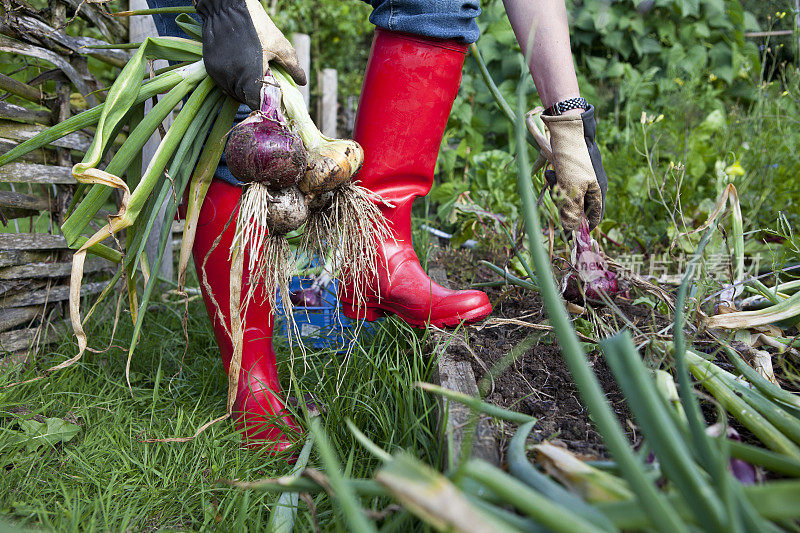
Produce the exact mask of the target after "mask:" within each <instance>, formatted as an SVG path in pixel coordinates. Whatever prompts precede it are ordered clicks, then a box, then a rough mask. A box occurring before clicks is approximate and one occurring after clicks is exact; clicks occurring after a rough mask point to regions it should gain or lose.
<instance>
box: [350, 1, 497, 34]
mask: <svg viewBox="0 0 800 533" xmlns="http://www.w3.org/2000/svg"><path fill="white" fill-rule="evenodd" d="M364 1H365V2H367V3H368V4H370V5H371V6H372V7H373V10H372V14H371V15H370V17H369V20H370V22H372V23H373V24H375V25H376V26H379V27H381V28H385V29H387V30H392V31H402V32H407V33H414V34H416V35H422V36H425V37H435V38H437V39H455V40H457V41H461V42H462V43H467V44H469V43H474V42H475V41H477V40H478V36H479V35H480V31H479V30H478V24H477V23H476V22H475V17H477V16H478V15H480V13H481V8H480V6H479V4H478V0H364Z"/></svg>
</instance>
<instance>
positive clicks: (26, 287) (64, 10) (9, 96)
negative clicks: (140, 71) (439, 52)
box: [0, 0, 354, 366]
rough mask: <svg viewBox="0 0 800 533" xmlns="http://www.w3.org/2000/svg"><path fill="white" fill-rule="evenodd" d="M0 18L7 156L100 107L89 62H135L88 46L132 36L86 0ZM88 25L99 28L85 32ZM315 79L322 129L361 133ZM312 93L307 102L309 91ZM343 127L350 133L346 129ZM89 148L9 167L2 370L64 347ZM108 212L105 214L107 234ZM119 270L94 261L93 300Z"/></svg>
mask: <svg viewBox="0 0 800 533" xmlns="http://www.w3.org/2000/svg"><path fill="white" fill-rule="evenodd" d="M139 4H143V2H139V3H138V4H137V0H131V2H130V7H131V8H141V7H144V6H143V5H139ZM0 13H1V14H2V16H1V17H0V53H4V54H3V61H2V62H0V64H1V65H2V66H3V67H4V71H5V72H6V73H2V72H0V153H4V152H6V151H8V150H9V149H11V148H12V147H14V146H15V145H16V144H17V143H19V142H20V141H24V140H26V139H29V138H31V137H32V136H33V135H35V134H37V133H38V132H40V131H42V130H43V129H44V128H46V127H47V126H50V125H53V124H56V123H58V122H59V121H63V120H65V119H66V118H68V117H69V116H71V115H73V114H75V113H77V112H80V111H81V110H83V109H85V108H86V106H93V105H96V104H97V103H98V100H101V99H102V97H103V96H104V93H103V89H104V88H103V84H102V83H101V82H100V81H98V80H97V79H96V78H95V77H94V76H93V75H92V74H91V73H90V72H89V68H88V58H89V57H91V58H94V59H95V60H98V61H101V62H103V63H106V64H108V65H111V66H113V67H122V66H123V65H124V64H125V62H126V61H127V59H128V57H129V55H128V54H127V53H126V52H125V51H121V50H110V49H96V48H93V49H88V48H85V46H87V45H95V44H108V43H121V42H128V40H129V33H128V24H123V22H121V20H122V19H117V18H113V17H111V16H110V15H108V13H107V12H105V11H104V8H103V7H102V4H99V3H93V2H87V1H84V0H50V2H49V7H48V8H45V9H42V10H35V9H33V8H32V7H30V6H29V4H27V3H26V2H25V0H4V1H3V3H2V4H0ZM142 18H143V17H140V19H142ZM147 18H148V19H149V17H147ZM148 23H149V21H141V20H140V21H136V22H135V23H134V22H131V23H130V39H131V40H134V41H136V40H141V38H142V37H143V36H144V35H145V34H146V33H147V32H148V31H152V30H148V29H147V27H148ZM68 25H69V26H70V28H72V27H76V29H77V30H78V31H70V33H76V34H81V35H85V34H87V33H95V34H98V35H99V36H101V37H102V39H95V38H90V37H86V36H74V35H68V34H67V32H66V31H65V28H66V27H67V26H68ZM89 27H90V28H93V29H94V31H93V32H87V31H85V28H89ZM292 40H293V42H294V44H295V46H296V48H297V50H298V54H299V56H300V59H301V62H302V64H303V66H304V68H306V71H309V70H310V65H311V61H310V49H311V47H310V37H309V36H308V35H305V34H295V35H293V36H292ZM316 81H317V83H319V91H318V93H317V94H319V101H318V106H317V122H318V124H319V125H320V128H321V129H322V131H323V132H324V133H325V134H326V135H329V136H336V135H337V134H338V133H339V132H340V130H342V129H344V130H345V131H347V130H352V116H351V115H352V111H353V109H354V105H353V102H351V101H348V102H347V107H346V109H345V111H346V113H345V120H344V122H342V121H341V119H340V117H339V105H338V94H337V93H338V91H337V72H336V71H335V70H333V69H323V70H322V71H321V72H320V73H319V74H318V76H316ZM303 90H304V95H305V97H306V101H307V103H308V102H309V100H310V91H309V87H305V88H303ZM351 108H352V109H351ZM347 111H349V112H350V113H349V114H348V113H347ZM348 117H349V118H348ZM342 123H343V124H344V127H343V128H342V127H339V126H338V124H342ZM90 141H91V137H90V135H89V133H87V132H83V131H80V132H76V133H73V134H70V135H68V136H66V137H64V138H63V139H60V140H58V141H55V142H54V143H53V144H52V145H50V146H48V147H46V148H43V149H40V150H36V151H34V152H32V153H30V154H28V155H27V156H25V157H24V158H23V159H22V160H21V161H19V162H16V163H12V164H9V165H6V166H3V167H0V366H3V365H4V364H7V363H9V362H13V363H17V362H19V361H20V360H24V359H26V358H27V357H28V356H29V355H30V354H32V353H35V352H36V351H37V350H38V349H39V348H41V347H42V346H44V345H46V344H48V343H52V342H53V341H55V340H57V338H58V335H55V334H53V332H54V331H56V330H58V329H59V327H61V326H66V323H67V300H68V296H69V274H70V269H71V260H72V252H71V251H70V250H69V249H68V248H67V245H66V242H65V240H64V238H63V237H62V236H61V235H60V233H59V226H60V225H61V223H62V222H63V219H64V217H65V215H66V212H67V208H68V206H69V204H70V201H71V199H72V196H73V193H74V192H75V186H76V183H75V180H74V178H73V177H72V175H71V173H70V167H71V166H72V164H73V163H74V162H77V161H78V160H79V159H80V156H81V155H82V153H83V152H84V151H85V150H86V149H87V148H88V146H89V143H90ZM156 142H157V140H156ZM108 214H109V213H108V212H106V211H101V212H100V213H99V214H98V218H97V223H98V228H99V227H100V225H101V224H102V223H103V222H104V221H105V217H106V216H107V215H108ZM182 229H183V225H182V223H179V222H176V223H173V232H174V233H175V239H174V240H173V242H172V244H173V246H175V245H176V243H179V238H180V233H181V232H182ZM155 234H156V235H157V234H158V231H156V232H155ZM148 252H151V250H148ZM152 253H156V251H155V250H152ZM169 266H170V267H171V266H172V265H171V264H170V265H169ZM111 270H112V269H111V265H110V264H109V263H107V262H104V261H102V260H99V259H93V260H90V261H89V262H87V265H86V269H85V272H86V273H89V274H93V275H95V276H96V279H94V280H91V279H90V280H88V282H86V283H84V285H83V292H84V294H87V295H90V294H96V293H98V292H100V291H101V290H102V288H103V287H104V283H103V281H102V280H103V279H107V278H108V273H109V272H110V271H111ZM171 271H172V269H171V268H169V269H167V271H164V270H162V272H161V275H162V276H164V277H167V278H169V277H171Z"/></svg>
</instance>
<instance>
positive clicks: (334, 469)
mask: <svg viewBox="0 0 800 533" xmlns="http://www.w3.org/2000/svg"><path fill="white" fill-rule="evenodd" d="M309 429H310V431H311V434H312V435H314V439H315V440H316V443H317V450H318V451H319V455H320V459H321V460H322V464H323V465H324V467H325V472H326V473H327V474H328V480H329V482H330V484H331V492H332V493H333V494H332V496H333V498H334V500H335V501H336V502H337V503H338V504H339V508H340V509H341V510H342V513H343V514H344V516H345V518H346V519H347V523H348V525H349V530H350V531H354V532H357V533H361V532H364V531H376V530H375V526H374V525H373V524H372V523H371V522H370V521H369V520H367V517H366V516H365V515H364V511H362V509H361V507H360V506H359V505H358V500H357V499H356V495H355V493H354V492H353V491H352V489H351V488H350V486H349V485H348V484H347V483H346V482H345V478H344V476H343V475H342V466H341V464H340V463H339V459H338V458H337V457H336V453H335V452H334V451H333V446H332V445H331V443H330V441H329V440H328V435H327V434H326V433H325V431H324V430H323V429H322V426H321V425H320V423H319V420H317V419H312V420H311V422H310V428H309Z"/></svg>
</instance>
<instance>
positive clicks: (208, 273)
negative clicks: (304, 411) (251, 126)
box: [147, 0, 297, 451]
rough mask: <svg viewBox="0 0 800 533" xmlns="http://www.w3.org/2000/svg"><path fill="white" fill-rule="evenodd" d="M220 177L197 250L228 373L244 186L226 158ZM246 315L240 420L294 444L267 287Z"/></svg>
mask: <svg viewBox="0 0 800 533" xmlns="http://www.w3.org/2000/svg"><path fill="white" fill-rule="evenodd" d="M147 3H148V5H149V6H150V7H151V8H156V7H175V6H189V5H191V2H190V0H147ZM176 16H177V15H174V14H163V15H154V16H153V19H154V21H155V24H156V29H157V30H158V33H159V35H162V36H173V37H186V35H185V34H184V33H183V30H181V29H180V27H179V26H178V25H177V24H175V17H176ZM249 113H250V109H249V108H247V107H246V106H241V107H240V108H239V111H238V112H237V120H239V121H241V120H242V119H244V118H246V117H247V115H248V114H249ZM215 177H216V178H217V179H215V180H214V181H213V182H212V184H211V187H210V188H209V189H208V193H207V194H206V198H205V200H204V202H203V206H202V208H201V210H200V217H199V219H198V226H197V233H196V237H195V242H194V247H193V249H192V253H193V255H194V261H195V269H196V270H197V273H198V277H199V278H200V289H201V291H202V293H203V300H204V302H205V304H206V310H207V312H208V316H209V318H210V319H211V323H212V326H213V328H214V336H215V338H216V340H217V346H218V347H219V351H220V356H221V358H222V363H223V366H224V367H225V372H228V368H229V366H230V361H231V357H232V355H233V344H232V341H231V337H230V328H231V318H230V309H229V296H230V270H231V263H230V260H229V258H228V255H229V252H230V247H231V243H232V241H233V235H234V233H235V231H236V212H237V209H238V202H239V197H240V196H241V194H242V189H241V187H239V186H238V185H237V184H238V180H236V178H234V177H233V176H232V175H231V173H230V171H229V170H228V168H227V166H225V164H224V160H223V161H222V162H221V163H220V165H219V167H218V168H217V171H216V173H215ZM187 194H188V191H187ZM242 284H243V288H242V293H243V294H246V292H247V288H248V275H247V272H245V273H244V276H243V279H242ZM242 318H243V322H244V328H245V331H244V333H243V341H242V342H243V346H242V369H241V374H240V376H239V388H238V390H237V394H236V405H235V410H236V412H237V413H240V415H239V418H238V424H239V426H240V428H241V429H242V430H243V432H244V438H245V440H246V441H247V442H248V444H251V445H264V446H265V447H267V448H268V449H270V450H273V451H279V450H281V449H283V448H285V447H286V446H287V445H289V444H291V441H290V439H289V438H288V437H287V436H286V435H285V434H284V433H283V432H282V429H281V427H279V426H278V425H276V420H280V425H281V426H283V428H296V427H297V426H296V424H295V422H294V421H293V420H292V418H291V417H290V416H288V415H286V414H285V412H284V405H283V402H282V400H281V397H280V395H281V388H280V382H279V381H278V371H277V367H276V363H275V352H274V350H273V347H272V330H273V320H272V310H271V309H270V306H269V303H268V302H267V298H266V294H264V291H263V289H262V290H259V291H257V292H256V294H255V297H254V298H253V301H252V302H251V303H250V305H249V306H248V308H247V312H246V314H245V315H244V316H243V317H242Z"/></svg>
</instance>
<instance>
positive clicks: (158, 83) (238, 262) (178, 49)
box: [0, 12, 392, 413]
mask: <svg viewBox="0 0 800 533" xmlns="http://www.w3.org/2000/svg"><path fill="white" fill-rule="evenodd" d="M128 14H138V13H136V12H133V13H128ZM176 22H177V23H178V24H179V26H180V27H181V28H183V29H184V31H185V32H186V33H187V35H189V36H190V38H189V39H182V38H175V37H154V38H147V39H145V40H144V41H143V42H141V43H138V44H128V45H120V46H123V47H127V48H130V49H134V50H135V53H134V55H133V57H132V58H131V59H130V61H129V62H128V63H127V64H126V65H125V66H124V67H123V69H122V71H121V72H120V74H119V76H118V77H117V79H116V80H115V82H114V83H113V85H112V86H111V87H110V89H109V91H108V96H107V98H106V100H105V102H103V103H102V104H100V105H98V106H96V107H94V108H91V109H89V110H87V111H84V112H83V113H80V114H78V115H76V116H74V117H71V118H69V119H68V120H65V121H63V122H61V123H59V124H57V125H55V126H53V127H51V128H48V129H46V130H45V131H43V132H41V133H40V134H38V135H36V136H35V137H33V138H31V139H29V140H27V141H25V142H23V143H21V144H19V145H18V146H16V147H15V148H13V149H12V150H10V151H9V152H7V153H6V154H4V155H2V156H0V165H4V164H7V163H10V162H12V161H14V160H16V159H18V158H20V157H23V156H24V155H26V154H28V153H30V152H31V151H32V150H36V149H38V148H41V147H43V146H46V145H48V144H51V143H52V142H53V141H55V140H56V139H59V138H61V137H64V136H66V135H68V134H70V133H73V132H75V131H78V130H81V129H85V128H94V136H93V140H92V142H91V144H90V146H89V148H88V149H87V151H86V153H85V154H84V156H83V158H82V160H81V161H80V162H79V163H77V164H76V165H74V166H73V168H72V174H73V176H74V177H75V179H76V180H77V182H78V184H79V185H78V189H77V191H76V194H75V196H74V200H73V203H72V205H71V206H70V208H69V210H68V216H67V218H66V220H65V221H64V223H63V225H62V226H61V231H62V233H63V235H64V237H65V239H66V241H67V244H68V246H69V247H70V248H72V249H73V250H75V253H74V256H73V263H72V273H71V278H70V300H69V309H70V321H71V324H72V328H73V330H74V332H75V335H76V338H77V340H78V352H77V354H76V355H75V356H73V357H71V358H69V359H67V360H65V361H63V362H60V363H59V364H56V365H54V366H52V367H51V368H49V369H48V372H52V371H55V370H60V369H63V368H66V367H69V366H70V365H72V364H74V363H75V362H77V361H78V360H80V358H81V357H82V355H83V353H84V352H85V351H86V350H87V348H88V344H89V342H88V339H87V336H86V332H85V330H84V324H85V323H86V321H87V320H89V318H90V317H92V316H93V314H94V312H95V310H96V309H97V308H98V305H99V304H100V303H101V302H102V301H103V300H104V299H105V298H107V297H108V295H109V294H111V293H112V292H113V287H114V286H115V285H116V283H117V281H118V280H120V279H121V278H123V276H124V282H125V285H126V287H127V292H128V302H129V305H130V309H131V318H132V320H133V323H134V331H133V334H132V338H131V342H130V346H129V350H128V359H127V363H126V376H127V375H128V373H129V368H130V362H131V358H132V357H133V353H134V351H135V348H136V346H137V343H138V339H139V336H140V334H141V329H142V324H143V319H144V316H145V312H146V310H147V307H148V304H149V301H150V298H151V295H152V293H153V290H154V288H155V286H156V284H157V279H158V276H157V272H158V269H159V267H160V265H161V262H162V261H163V254H159V255H158V256H157V257H156V258H155V260H154V262H153V264H149V263H148V260H147V256H146V255H145V254H144V249H145V243H146V242H147V240H148V237H149V235H150V234H151V233H152V231H153V228H154V227H156V224H155V223H156V221H157V219H158V217H159V209H160V208H161V206H162V205H166V216H167V217H168V218H172V216H174V213H175V212H176V211H177V208H178V205H177V202H178V200H179V199H180V198H181V197H182V196H183V193H184V191H187V190H188V206H187V215H186V229H185V231H184V235H183V241H182V243H181V250H180V257H179V269H178V280H179V284H178V288H179V290H180V291H182V290H183V288H184V286H185V278H186V270H187V268H188V263H189V258H190V257H191V250H192V247H193V243H194V237H195V235H196V231H197V221H198V217H199V213H200V209H201V207H202V205H203V201H204V199H205V195H206V192H207V191H208V188H209V185H210V184H211V180H212V178H213V175H214V171H215V169H216V167H217V165H218V163H219V160H220V158H221V156H222V154H223V152H224V151H225V150H226V145H227V149H228V150H229V149H230V147H231V144H233V143H232V142H231V143H228V142H227V141H228V139H229V138H232V134H233V133H236V131H237V130H239V128H240V126H237V128H234V129H233V130H232V126H233V119H234V115H235V112H236V109H237V107H238V103H237V102H236V101H235V100H233V99H232V98H230V97H227V96H225V95H224V94H223V93H222V90H221V89H220V88H219V87H218V86H217V85H216V84H215V83H214V81H213V80H212V79H211V78H210V77H209V75H208V74H207V72H206V70H205V67H204V64H203V55H202V54H203V45H202V42H201V37H202V31H201V26H200V25H199V24H198V23H197V22H196V21H195V20H194V19H192V18H190V17H189V16H187V15H186V14H185V12H182V13H181V14H180V15H179V16H178V17H177V19H176ZM153 59H165V60H169V61H171V62H174V63H176V65H173V66H172V67H170V68H168V69H163V70H161V71H158V72H157V73H150V71H149V69H147V65H148V61H150V60H153ZM273 76H274V77H273ZM268 80H273V83H272V86H273V89H274V88H277V95H278V97H277V99H276V100H274V101H275V102H276V104H275V107H276V115H275V116H285V117H286V121H285V124H283V123H282V124H281V127H284V128H285V129H286V130H287V131H290V132H291V133H292V134H293V135H296V136H298V139H299V140H298V142H299V143H300V142H301V145H300V148H301V149H302V150H303V151H304V152H306V153H307V154H308V157H307V163H306V159H305V158H303V164H302V168H300V167H298V168H299V171H298V176H297V180H296V182H295V183H294V184H293V185H292V187H291V188H292V189H294V190H296V192H297V194H296V195H295V196H296V197H297V198H299V199H300V203H301V204H304V206H301V207H303V210H304V211H305V212H306V213H309V212H310V213H311V215H310V216H309V215H306V216H305V218H303V217H299V216H297V215H296V214H295V216H294V218H295V219H298V220H300V224H298V227H297V228H291V230H286V229H285V227H284V229H283V230H281V229H280V228H276V227H275V224H274V222H275V220H276V219H277V218H279V217H278V216H277V215H276V213H275V212H274V211H275V210H276V209H277V207H276V206H277V205H278V204H279V203H280V202H279V201H276V200H279V199H280V194H279V193H281V192H282V191H275V190H271V189H270V188H269V187H267V186H265V185H263V184H261V183H246V185H245V188H244V193H243V195H242V200H241V202H240V208H239V217H238V219H237V221H236V223H237V228H236V230H237V231H236V235H237V237H238V239H234V246H233V247H232V249H231V251H230V252H231V259H232V265H233V267H232V269H231V283H235V284H236V286H241V277H242V273H243V271H244V269H245V267H246V266H248V265H245V264H244V257H245V256H246V255H249V256H250V259H251V262H252V261H255V262H256V265H255V268H254V265H253V264H250V265H249V268H250V270H251V272H254V273H255V277H256V278H258V276H259V275H261V278H260V279H262V280H263V281H264V282H265V283H266V286H267V287H275V288H277V289H280V290H281V293H282V296H283V298H282V300H283V302H284V310H285V311H286V315H287V317H289V318H290V319H291V316H292V315H291V298H290V297H289V294H288V291H287V290H286V287H287V286H288V281H289V280H290V278H291V274H292V273H293V272H294V271H295V268H294V262H295V260H294V255H293V253H292V252H291V251H290V248H289V244H288V240H287V239H286V235H287V234H289V233H296V232H297V231H300V232H304V233H305V234H304V235H303V236H302V237H301V238H300V247H301V249H303V251H306V252H309V251H310V252H314V253H316V254H318V255H320V256H329V257H333V258H334V260H335V262H336V264H335V265H333V267H334V271H338V272H339V277H340V278H341V279H342V280H343V281H344V282H345V283H346V284H348V285H349V286H352V287H354V289H355V290H354V292H355V294H354V298H355V299H356V301H357V302H358V301H362V300H363V298H364V297H365V294H366V292H367V287H368V285H370V284H371V279H374V278H375V276H376V275H377V271H378V262H379V257H378V249H379V246H378V242H379V240H381V239H388V238H391V235H392V233H391V230H390V229H389V227H388V225H387V223H386V221H385V219H384V218H383V216H382V215H381V213H380V210H379V208H378V206H379V205H380V202H381V200H380V198H379V197H377V196H375V195H374V194H373V193H370V192H369V191H367V190H366V189H364V188H362V187H360V186H358V185H357V184H356V183H354V182H353V181H352V178H353V177H354V175H355V174H356V173H357V172H358V170H359V169H360V167H361V164H362V162H363V151H362V150H361V148H360V146H358V144H357V143H355V142H353V141H346V140H337V139H329V138H327V137H325V136H324V135H322V133H321V132H320V131H319V130H318V129H317V127H316V126H315V125H314V123H313V121H312V120H311V117H310V116H309V114H308V110H307V109H306V107H305V103H304V101H303V98H302V96H301V94H300V91H299V89H298V87H297V86H296V85H295V83H294V82H293V81H292V80H291V78H290V77H289V76H288V75H287V74H286V73H285V72H284V71H283V70H282V69H281V68H280V67H279V66H273V70H271V71H270V72H268V74H267V77H265V82H267V81H268ZM266 86H267V83H265V87H266ZM265 94H266V93H265ZM156 95H161V96H160V99H159V101H158V102H157V103H156V104H155V105H154V106H153V108H152V110H151V111H150V112H148V113H147V114H146V115H144V113H143V106H144V103H145V101H146V100H148V99H150V98H152V97H154V96H156ZM262 96H264V95H263V94H262ZM179 105H180V106H181V107H180V111H179V112H178V114H177V116H176V117H175V120H174V121H173V123H172V125H171V126H170V128H169V130H168V131H167V132H166V134H165V135H164V136H163V138H162V139H161V142H160V144H159V146H158V148H157V149H156V152H155V154H154V156H153V157H152V159H151V160H150V162H149V163H148V165H147V168H145V169H144V170H142V162H141V158H142V149H143V147H144V144H145V143H146V142H147V141H148V140H149V139H150V138H151V136H152V135H153V133H154V132H155V131H156V129H157V128H159V126H160V125H161V124H162V123H163V121H164V119H165V118H166V117H167V116H169V115H170V114H172V113H173V111H174V110H175V109H176V108H177V107H178V106H179ZM262 108H263V105H262ZM259 112H260V111H257V112H256V113H254V114H258V113H259ZM262 115H263V113H262ZM245 122H247V121H245ZM242 124H244V123H242ZM125 129H127V133H126V135H125V136H124V137H123V132H124V130H125ZM117 147H118V148H117ZM229 159H231V158H229ZM266 170H267V171H269V170H270V168H269V167H268V168H267V169H266ZM240 179H241V178H240ZM243 181H245V180H243ZM114 191H117V192H118V195H119V197H120V198H121V200H120V205H119V208H118V211H117V212H116V213H115V214H114V215H112V216H110V217H108V220H107V222H106V223H105V224H104V226H103V227H102V228H101V229H100V230H97V231H96V230H95V229H93V228H92V226H91V225H92V223H93V222H94V220H95V219H96V218H97V217H98V213H99V212H100V210H101V208H102V207H103V206H104V204H106V203H107V202H108V201H109V199H110V197H111V194H112V193H113V192H114ZM315 204H316V206H315ZM289 214H290V215H291V213H289ZM258 224H261V226H262V227H254V225H258ZM284 226H285V225H284ZM376 228H377V229H376ZM168 229H169V225H164V226H162V230H161V233H160V234H159V236H158V237H159V240H160V244H161V246H160V249H162V250H163V248H164V246H165V245H166V243H167V241H168V239H169V237H170V235H169V231H168ZM123 230H124V231H125V238H124V239H120V238H118V235H119V234H120V232H122V231H123ZM253 235H254V236H256V237H257V238H260V239H262V240H263V239H264V237H265V236H266V239H267V243H268V246H264V247H263V248H262V247H261V246H260V245H258V246H254V242H253V241H252V240H251V239H248V238H243V237H242V236H245V237H247V236H253ZM270 243H273V244H274V243H278V245H277V246H272V247H270V246H269V244H270ZM248 246H249V254H245V253H244V249H245V247H248ZM87 254H94V255H99V256H101V257H104V258H106V259H109V260H111V261H113V262H115V263H117V264H118V265H119V269H118V270H117V272H116V273H115V274H114V276H113V277H112V278H111V280H110V281H109V283H108V285H107V286H106V288H105V290H103V291H102V292H101V293H100V296H99V297H98V298H97V299H96V301H95V302H94V303H93V305H92V306H91V307H90V308H89V310H88V312H87V313H86V315H85V316H83V313H82V309H81V286H82V282H83V278H84V263H85V260H86V256H87ZM275 257H281V258H282V260H281V261H277V262H276V261H272V259H271V258H275ZM139 277H141V280H142V283H137V279H138V278H139ZM253 277H254V276H252V275H251V281H253ZM258 281H259V279H256V280H255V282H254V283H252V285H256V284H258ZM201 282H202V283H205V284H207V283H208V281H207V280H205V279H204V280H201ZM139 286H142V287H143V291H142V292H141V293H139V292H138V291H139V289H138V288H137V287H139ZM232 286H233V285H232ZM266 293H267V297H268V298H269V299H270V303H271V304H273V307H274V300H275V291H274V290H267V291H266ZM253 296H254V292H253V291H252V290H249V291H246V292H245V293H244V294H240V293H239V292H236V291H234V293H232V294H231V302H230V304H231V305H232V306H236V307H238V308H239V309H244V308H246V306H247V305H248V303H249V301H250V298H252V297H253ZM241 314H242V313H234V316H233V321H232V324H231V332H230V333H231V335H232V338H233V345H234V356H233V360H232V363H231V365H232V366H231V368H232V369H234V370H235V369H236V368H237V365H238V361H239V358H240V357H241V349H242V342H241V336H242V332H243V331H244V330H245V328H246V325H245V324H243V323H241ZM237 315H238V316H237ZM237 319H238V320H237ZM292 322H293V321H292ZM290 330H291V331H294V332H295V333H296V326H294V328H290ZM297 337H299V335H297ZM229 374H230V375H229V392H228V411H229V413H230V411H231V409H232V406H233V398H234V397H235V392H236V387H237V381H238V377H239V373H238V372H235V371H231V372H229Z"/></svg>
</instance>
